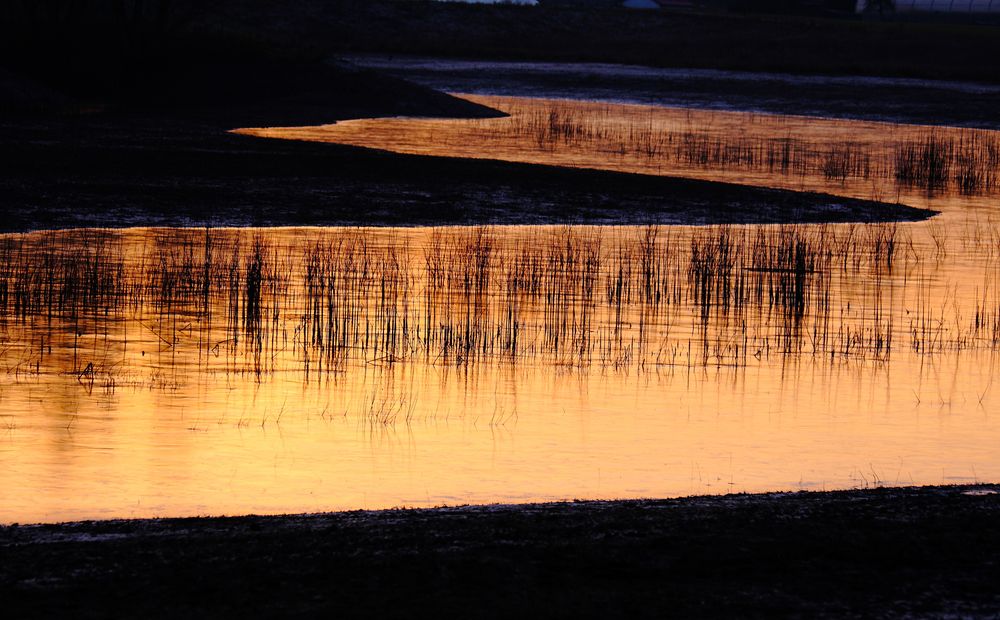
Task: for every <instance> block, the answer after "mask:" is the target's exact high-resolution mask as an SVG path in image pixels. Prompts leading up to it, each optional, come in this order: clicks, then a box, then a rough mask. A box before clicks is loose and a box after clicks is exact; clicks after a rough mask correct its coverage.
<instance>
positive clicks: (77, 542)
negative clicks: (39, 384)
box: [0, 486, 1000, 618]
mask: <svg viewBox="0 0 1000 620" xmlns="http://www.w3.org/2000/svg"><path fill="white" fill-rule="evenodd" d="M994 489H995V487H982V486H981V487H925V488H910V489H878V490H868V491H849V492H833V493H797V494H768V495H730V496H721V497H695V498H687V499H677V500H644V501H621V502H576V503H556V504H538V505H527V506H483V507H463V508H442V509H432V510H390V511H375V512H370V511H366V512H347V513H334V514H323V515H305V516H278V517H236V518H220V519H208V518H201V519H169V520H154V521H110V522H86V523H74V524H64V525H46V526H20V527H5V528H0V600H2V601H3V606H4V610H5V616H6V617H8V618H20V617H59V616H64V615H68V614H72V615H73V616H78V617H142V618H177V617H187V618H194V617H213V618H237V617H248V616H249V617H270V616H279V617H319V616H323V617H331V616H335V617H361V616H364V617H376V618H382V617H400V618H403V617H427V616H430V615H431V614H439V615H440V614H443V615H444V617H478V618H509V617H512V616H514V615H515V614H520V615H528V614H531V615H533V616H541V617H580V616H584V617H650V618H652V617H656V618H662V617H836V618H842V617H920V618H925V617H931V618H933V617H941V618H944V617H948V618H957V617H963V618H964V617H970V618H976V617H983V618H987V617H997V615H998V614H1000V585H998V584H1000V564H998V558H1000V495H998V494H996V492H995V490H994Z"/></svg>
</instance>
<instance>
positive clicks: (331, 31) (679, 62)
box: [216, 0, 1000, 82]
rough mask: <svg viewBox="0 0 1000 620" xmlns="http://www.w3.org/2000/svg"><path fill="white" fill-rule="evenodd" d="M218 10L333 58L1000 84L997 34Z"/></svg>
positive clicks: (427, 8)
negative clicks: (376, 56)
mask: <svg viewBox="0 0 1000 620" xmlns="http://www.w3.org/2000/svg"><path fill="white" fill-rule="evenodd" d="M755 4H756V3H755ZM216 11H217V14H218V15H219V17H218V18H217V19H218V20H219V23H221V24H225V25H226V27H227V28H232V29H236V28H239V29H243V30H246V31H254V32H261V33H263V32H267V33H268V34H267V36H269V37H274V38H275V39H277V40H281V39H282V38H283V37H287V34H282V33H283V32H284V33H294V36H295V38H296V40H297V41H300V42H301V41H309V42H310V43H311V44H314V45H316V46H318V47H322V48H323V49H326V50H329V51H330V52H332V53H337V52H390V53H399V54H423V55H432V56H433V55H440V56H451V57H470V58H497V59H519V60H553V61H570V62H574V61H590V62H613V63H631V64H643V65H650V66H663V67H696V68H709V69H737V70H749V71H787V72H791V73H804V74H827V75H829V74H834V75H875V76H900V77H915V78H939V79H948V80H975V81H985V82H998V81H1000V65H998V64H997V63H996V62H995V61H994V59H996V58H997V57H1000V36H998V28H1000V27H998V26H997V25H996V24H990V23H987V24H980V23H954V22H938V21H891V20H886V21H882V20H877V19H876V20H872V19H861V18H858V17H855V16H853V15H851V16H849V17H846V18H829V17H822V16H809V15H805V16H804V15H795V14H784V13H772V14H756V13H738V12H718V11H710V12H672V11H628V10H620V9H601V8H574V7H562V6H552V7H545V6H538V7H532V6H511V5H495V6H494V5H490V6H483V5H469V4H462V3H450V2H433V1H419V2H392V1H389V0H372V1H359V0H304V1H302V0H277V1H274V0H223V1H221V2H219V3H218V5H217V7H216ZM513 42H516V44H514V43H513Z"/></svg>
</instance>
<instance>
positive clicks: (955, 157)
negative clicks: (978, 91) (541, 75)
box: [478, 101, 1000, 195]
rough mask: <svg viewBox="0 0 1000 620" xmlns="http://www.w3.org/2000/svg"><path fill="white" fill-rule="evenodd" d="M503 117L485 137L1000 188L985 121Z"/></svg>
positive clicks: (562, 109) (783, 171) (827, 174)
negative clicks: (836, 134) (730, 126)
mask: <svg viewBox="0 0 1000 620" xmlns="http://www.w3.org/2000/svg"><path fill="white" fill-rule="evenodd" d="M506 111H508V112H509V113H510V114H511V116H510V118H509V119H508V120H506V121H504V122H496V121H490V122H482V123H481V124H480V126H481V127H482V130H481V132H480V134H479V135H478V138H480V139H482V140H483V141H484V142H486V143H489V142H490V141H496V142H502V141H504V140H515V141H516V140H520V141H523V142H524V143H525V144H529V145H532V146H533V147H534V148H538V149H542V150H545V151H548V152H556V153H559V154H561V155H562V156H572V155H573V154H574V153H577V154H584V153H589V154H590V155H592V156H597V155H600V154H605V155H610V156H615V157H618V158H621V159H624V160H630V161H633V162H635V165H636V166H637V167H640V168H648V167H650V166H653V167H657V168H661V169H662V168H678V169H682V170H683V169H698V170H719V171H738V172H747V173H767V174H778V175H783V176H798V177H805V176H814V177H815V178H817V179H825V180H827V181H837V182H840V183H845V184H846V183H848V182H852V181H858V182H861V181H864V182H871V181H886V182H894V183H895V184H896V185H897V187H899V188H920V189H924V190H926V191H940V190H955V191H958V192H961V193H963V194H970V195H981V194H986V193H991V192H995V191H997V190H998V189H1000V137H998V136H997V135H996V133H995V132H989V131H984V130H972V129H968V130H958V129H956V130H950V131H948V132H946V133H941V132H939V131H938V130H930V129H929V130H926V131H924V132H923V133H922V135H917V136H915V137H914V136H913V132H912V131H908V132H905V133H904V134H903V137H896V136H894V135H893V132H892V131H891V130H890V131H888V132H887V135H885V136H873V137H871V138H869V139H867V140H854V139H852V140H846V141H844V140H839V139H838V140H833V139H830V138H822V139H810V138H809V137H807V136H796V135H792V134H791V133H789V134H788V135H784V136H776V135H774V134H775V129H774V128H764V129H756V128H755V123H754V121H753V117H752V116H751V117H748V120H747V123H746V125H745V127H743V128H741V129H739V130H729V131H725V130H723V131H720V130H718V129H716V128H714V127H713V126H712V124H711V121H710V120H705V119H703V120H699V121H690V119H689V121H688V122H687V123H684V124H680V125H679V124H678V122H677V120H676V119H675V118H673V117H669V118H668V117H661V116H658V115H657V114H656V112H655V111H653V110H645V111H634V110H630V109H624V110H623V109H619V108H615V107H614V106H611V105H605V106H600V105H595V104H588V105H586V106H579V105H574V104H572V103H567V102H559V101H552V102H545V103H543V104H529V105H525V104H517V103H514V104H509V105H508V107H507V108H506Z"/></svg>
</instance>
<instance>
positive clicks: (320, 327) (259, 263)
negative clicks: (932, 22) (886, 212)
mask: <svg viewBox="0 0 1000 620" xmlns="http://www.w3.org/2000/svg"><path fill="white" fill-rule="evenodd" d="M283 234H285V233H277V234H273V235H272V234H268V233H263V232H258V233H255V234H253V236H250V237H247V236H245V235H241V234H239V233H237V232H234V231H211V230H205V231H169V232H165V231H160V232H151V233H150V234H149V236H148V237H147V238H145V239H142V240H141V242H137V241H135V240H130V241H126V240H125V239H124V238H123V237H122V236H121V235H118V234H117V233H102V234H101V235H89V236H88V235H84V234H82V233H65V234H58V235H50V236H45V235H37V236H25V237H6V238H4V239H2V240H0V328H2V333H3V334H4V336H3V337H4V340H5V342H6V343H8V346H6V348H5V349H3V353H2V354H0V364H3V365H5V366H6V367H7V368H8V369H15V370H16V371H17V372H21V373H27V372H29V370H30V371H31V372H34V373H36V374H37V373H46V372H47V373H75V374H74V375H73V376H78V375H80V374H81V373H85V375H86V378H87V380H88V381H91V380H92V379H96V378H105V379H106V378H108V377H110V378H112V379H113V378H115V377H118V376H124V375H125V374H128V375H129V376H131V374H132V373H134V371H135V368H136V366H137V365H138V366H140V367H141V365H142V364H143V363H144V361H143V360H144V359H146V357H145V356H146V355H147V354H149V353H153V354H155V355H156V356H157V357H156V360H155V365H154V366H153V368H155V372H157V373H159V375H157V376H159V377H161V378H163V382H162V383H163V384H164V385H176V384H177V381H179V380H182V379H183V377H184V374H183V373H181V374H177V373H174V374H172V375H171V376H170V377H166V376H165V375H164V374H163V369H164V368H169V367H177V368H180V369H189V370H190V372H191V373H205V372H206V371H207V372H208V374H210V375H211V374H215V373H223V374H225V375H229V374H246V375H248V376H249V377H252V378H253V379H254V380H264V379H265V378H266V377H268V376H270V375H272V374H273V373H275V372H278V371H281V372H299V373H302V377H303V379H304V380H306V381H311V380H313V378H317V379H319V378H322V377H331V376H333V377H335V376H337V375H339V374H342V373H345V372H351V371H352V369H360V368H372V367H392V366H395V365H398V364H415V363H419V364H430V365H435V366H443V367H457V368H464V369H472V368H474V367H479V366H483V365H486V366H496V365H520V364H540V365H551V366H554V367H559V368H580V369H586V368H606V369H611V370H615V371H628V372H631V371H633V370H638V369H648V368H653V367H655V368H659V367H669V368H673V369H676V368H678V367H681V368H696V367H705V366H718V367H727V368H741V367H746V366H748V365H751V364H756V363H766V362H767V360H769V359H772V358H774V357H775V356H778V357H781V358H788V357H791V358H794V359H799V358H802V357H804V356H806V357H810V358H817V359H823V360H840V359H859V360H878V361H882V362H884V361H888V359H890V356H891V354H892V351H893V350H894V346H895V343H897V342H899V341H900V337H901V336H907V337H908V338H907V339H908V340H909V342H910V345H911V346H910V349H911V350H912V351H914V352H916V353H918V354H924V353H937V352H942V351H947V350H956V349H966V348H988V349H993V348H996V346H997V345H998V337H1000V327H998V326H1000V319H998V318H997V317H998V316H1000V303H996V296H997V294H996V292H995V291H996V289H997V287H996V286H995V285H991V286H984V287H983V289H982V292H981V293H977V294H976V300H975V301H976V303H975V304H974V306H970V305H969V304H967V303H965V302H963V304H964V305H963V304H956V305H955V307H954V308H944V309H942V308H941V307H940V306H937V305H935V304H932V303H930V301H929V300H930V299H932V298H933V295H932V293H930V292H927V293H926V294H925V293H923V292H921V291H920V290H919V289H918V288H917V287H919V286H924V284H921V282H925V280H924V279H921V278H915V277H914V276H913V275H912V271H913V263H912V260H913V259H912V258H911V254H912V253H911V252H909V251H907V252H906V253H903V252H901V248H904V247H905V248H910V247H912V244H913V240H912V239H910V238H909V237H908V234H907V233H904V232H903V231H902V229H900V228H899V227H897V226H895V225H892V224H874V225H843V226H745V227H737V226H720V227H704V228H681V229H678V228H659V227H646V228H635V229H622V230H618V229H611V230H607V231H601V230H597V229H578V228H572V227H567V228H551V229H543V230H541V231H528V230H517V231H500V230H497V229H490V228H471V229H455V230H437V231H434V232H430V233H426V234H418V235H407V234H404V233H400V232H395V233H376V232H374V231H370V230H334V231H328V232H323V233H309V234H305V233H302V234H301V235H300V236H298V237H295V238H294V239H291V240H289V239H286V238H285V237H283V236H282V235H283ZM984 235H985V233H984ZM983 238H987V237H986V236H984V237H983ZM914 291H916V292H914ZM914 295H916V297H917V298H918V299H917V301H916V302H908V303H909V305H908V306H907V307H906V312H905V313H904V312H902V310H901V303H902V302H901V301H900V299H911V300H912V299H913V298H914ZM921 295H923V297H921ZM963 299H964V298H963ZM970 303H971V302H970ZM970 307H971V308H972V310H970V309H969V308H970ZM900 330H902V331H900ZM140 353H141V354H140ZM113 372H118V373H122V375H114V376H112V375H111V373H113ZM119 383H124V381H121V382H119ZM399 409H400V408H399V407H396V406H395V405H393V406H392V407H390V406H389V405H388V404H387V405H386V406H385V407H381V406H379V407H373V410H376V411H381V412H383V413H386V415H375V416H373V419H383V418H387V417H392V416H391V415H389V414H390V413H391V412H392V411H398V410H399Z"/></svg>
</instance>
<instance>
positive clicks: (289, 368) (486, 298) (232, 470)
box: [0, 98, 1000, 522]
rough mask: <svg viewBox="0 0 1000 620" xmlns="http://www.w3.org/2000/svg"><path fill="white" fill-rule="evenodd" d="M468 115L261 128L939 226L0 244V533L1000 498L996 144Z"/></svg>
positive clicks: (30, 239) (678, 120) (545, 115)
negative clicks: (596, 172)
mask: <svg viewBox="0 0 1000 620" xmlns="http://www.w3.org/2000/svg"><path fill="white" fill-rule="evenodd" d="M475 99H476V100H478V101H482V102H484V103H487V104H488V105H494V106H496V107H500V108H502V109H505V110H508V111H510V112H511V113H512V114H513V116H512V117H511V118H509V119H491V120H477V121H440V120H413V119H389V120H377V121H351V122H345V123H340V124H338V125H335V126H330V127H321V128H292V129H268V130H247V131H249V132H250V133H255V134H259V135H267V136H277V137H287V138H301V139H320V140H331V141H337V142H344V143H348V144H357V145H361V146H373V147H378V148H386V149H390V150H397V151H403V152H413V153H424V154H442V155H449V156H466V157H494V158H500V159H511V160H516V161H538V162H544V163H556V164H562V165H574V166H589V167H602V168H612V169H617V170H627V171H635V172H646V173H650V172H651V173H656V174H675V175H683V176H691V177H698V178H706V179H720V180H727V181H734V182H740V183H748V184H755V185H764V186H773V187H787V188H792V189H814V190H822V191H827V192H830V193H834V194H841V195H848V196H855V197H860V198H872V197H874V198H887V199H891V200H896V199H899V200H902V201H903V202H906V203H908V204H913V205H915V206H926V207H930V208H933V209H938V210H941V211H942V212H943V214H942V215H941V216H939V217H937V218H934V219H932V220H930V221H927V222H921V223H913V224H898V225H892V224H883V225H835V226H794V227H793V226H785V227H781V226H734V227H722V228H718V227H709V228H689V227H653V228H635V227H626V228H604V229H600V228H588V227H494V228H484V229H475V228H446V229H269V230H243V231H239V230H211V231H204V230H202V231H199V230H176V229H132V230H126V231H117V232H113V231H102V230H91V231H75V232H62V233H51V232H38V233H32V234H27V235H8V236H4V237H2V238H0V522H12V521H21V522H30V521H55V520H64V519H81V518H91V517H128V516H136V517H139V516H142V517H145V516H163V515H195V514H238V513H248V512H261V513H277V512H290V511H295V512H298V511H312V510H331V509H341V508H345V509H346V508H379V507H388V506H399V505H408V506H428V505H438V504H445V503H448V504H455V503H468V502H497V501H500V502H520V501H532V500H550V499H565V498H619V497H640V496H671V495H684V494H692V493H706V492H707V493H717V492H729V491H763V490H775V489H799V488H807V489H822V488H827V489H830V488H848V487H857V486H872V485H880V484H914V483H915V484H930V483H942V482H944V483H947V482H967V481H975V480H980V481H982V480H997V479H1000V459H998V457H997V450H996V446H997V445H1000V425H998V423H997V421H996V419H995V416H993V415H992V413H991V412H993V411H995V409H996V406H997V404H998V403H1000V400H998V396H997V390H996V387H995V386H994V385H993V383H994V375H995V374H996V372H997V349H998V346H1000V287H998V275H1000V268H998V265H1000V262H998V260H1000V219H997V216H996V214H995V212H994V211H995V207H996V194H997V187H996V181H995V179H996V176H995V175H996V168H997V166H996V163H995V162H994V161H993V160H992V159H991V158H992V157H993V155H992V153H993V151H992V150H991V149H993V145H994V144H995V135H996V134H995V133H992V132H969V131H967V130H952V129H948V128H935V129H928V128H925V127H909V126H900V125H885V124H879V123H860V122H854V121H834V120H817V119H803V118H795V117H773V116H763V115H753V114H738V113H718V112H694V111H677V110H666V109H659V108H648V107H641V106H610V105H607V104H587V103H569V102H560V101H532V100H516V99H497V98H475ZM845 145H846V146H845Z"/></svg>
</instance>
